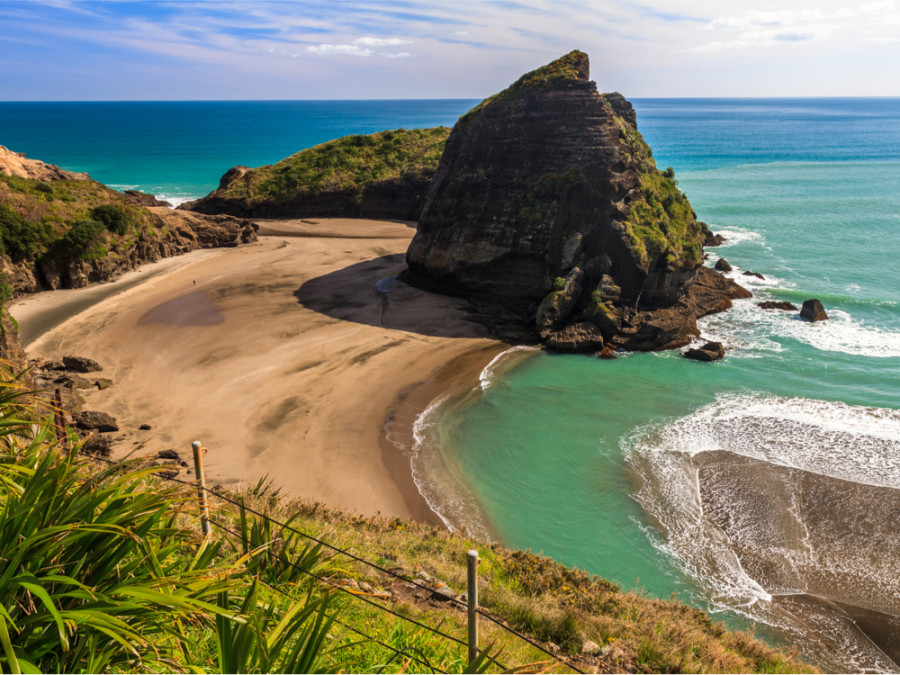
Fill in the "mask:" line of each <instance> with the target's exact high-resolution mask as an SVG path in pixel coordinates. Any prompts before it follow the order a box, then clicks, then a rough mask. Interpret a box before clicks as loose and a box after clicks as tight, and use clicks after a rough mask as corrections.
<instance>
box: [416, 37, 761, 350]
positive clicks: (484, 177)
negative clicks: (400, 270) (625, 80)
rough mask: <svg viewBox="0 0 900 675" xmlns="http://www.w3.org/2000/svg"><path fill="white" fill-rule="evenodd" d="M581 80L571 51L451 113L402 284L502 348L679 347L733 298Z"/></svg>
mask: <svg viewBox="0 0 900 675" xmlns="http://www.w3.org/2000/svg"><path fill="white" fill-rule="evenodd" d="M588 71H589V64H588V58H587V55H586V54H583V53H581V52H572V53H571V54H568V55H566V56H565V57H563V58H562V59H559V60H558V61H555V62H554V63H552V64H550V65H548V66H545V67H544V68H541V69H538V70H536V71H534V72H532V73H528V74H527V75H525V76H523V77H522V78H520V79H519V80H518V81H517V82H516V83H514V84H513V85H512V86H511V87H509V88H508V89H506V90H504V91H503V92H501V93H499V94H497V95H495V96H492V97H490V98H488V99H486V100H485V101H484V102H482V103H481V104H480V105H479V106H477V107H476V108H474V109H473V110H471V111H470V112H469V113H467V114H466V115H464V116H462V117H461V118H460V120H459V122H458V123H457V124H456V126H455V127H454V128H453V131H452V132H451V134H450V138H449V139H448V140H447V145H446V148H445V151H444V154H443V157H442V158H441V163H440V165H439V166H438V169H437V172H436V174H435V177H434V179H433V181H432V183H431V186H430V188H429V190H428V194H427V195H426V197H425V202H424V206H423V210H422V216H421V218H420V220H419V227H418V231H417V233H416V235H415V237H414V239H413V241H412V243H411V245H410V247H409V250H408V251H407V263H408V265H409V271H408V272H407V273H406V279H407V280H408V281H410V282H411V283H414V284H417V285H420V286H422V287H425V288H428V289H430V290H435V291H438V292H443V293H447V294H450V295H458V296H462V297H465V298H468V299H469V300H470V302H471V305H472V309H473V314H474V315H475V318H476V319H477V320H480V321H483V322H485V323H487V324H488V325H489V326H491V328H492V329H493V330H494V331H495V333H497V334H501V335H502V336H504V337H506V338H507V339H509V338H512V339H519V340H534V339H539V340H542V341H543V342H544V343H545V344H546V345H547V346H549V347H551V348H560V347H561V348H563V349H564V350H566V351H570V350H572V351H595V350H596V349H598V348H599V346H598V345H602V344H604V343H610V344H611V345H612V346H613V347H624V348H626V349H632V350H652V349H665V348H673V347H678V346H682V345H684V344H687V342H689V341H690V340H691V339H692V338H693V337H694V336H696V335H697V334H698V333H697V328H696V323H695V320H696V318H697V317H698V316H702V315H704V314H708V313H711V312H715V311H721V310H722V309H727V308H728V307H730V306H731V301H730V298H735V297H745V295H744V294H745V293H747V292H746V291H745V290H744V289H741V288H740V287H739V286H737V285H736V284H734V283H733V282H730V281H728V280H726V279H724V278H723V277H721V275H718V274H717V273H716V272H713V271H712V270H709V269H707V270H706V271H701V262H702V245H703V242H704V240H705V239H706V237H707V234H706V233H708V228H706V230H704V227H703V226H702V224H701V223H699V222H698V221H697V219H696V215H695V214H694V212H693V210H692V209H691V207H690V203H689V202H688V200H687V198H686V197H685V196H684V195H683V194H682V193H681V191H680V190H678V188H677V186H676V184H675V181H674V172H673V171H672V170H671V169H667V170H666V171H665V172H663V171H659V170H658V169H657V168H656V164H655V162H654V160H653V158H652V152H651V151H650V149H649V147H647V145H646V143H644V141H643V139H642V138H641V136H640V134H639V133H638V131H637V128H636V126H635V122H636V117H635V113H634V109H633V108H632V106H631V104H630V103H629V102H628V101H627V100H625V98H623V97H622V96H621V95H620V94H616V93H613V94H600V93H598V92H597V88H596V85H595V83H594V82H591V81H590V80H589V74H588ZM709 275H715V276H716V277H717V280H715V281H713V280H711V278H710V277H709ZM698 281H699V282H700V283H699V288H697V289H696V290H694V289H695V287H697V286H698ZM587 326H593V327H594V328H591V329H588V328H587ZM569 327H572V330H568V328H569ZM575 327H578V328H575ZM597 333H599V335H597ZM595 335H597V337H600V338H602V341H598V340H596V339H595V337H594V336H595ZM582 337H583V339H582Z"/></svg>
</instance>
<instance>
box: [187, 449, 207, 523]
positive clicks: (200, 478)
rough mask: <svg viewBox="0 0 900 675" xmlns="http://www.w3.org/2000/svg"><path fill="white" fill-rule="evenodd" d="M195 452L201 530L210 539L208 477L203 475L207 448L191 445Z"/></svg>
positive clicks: (195, 473)
mask: <svg viewBox="0 0 900 675" xmlns="http://www.w3.org/2000/svg"><path fill="white" fill-rule="evenodd" d="M191 448H193V450H194V475H195V476H196V478H197V500H198V502H199V505H200V529H201V530H202V531H203V536H204V537H209V535H210V531H211V530H210V526H209V505H208V504H207V501H206V477H205V476H204V475H203V455H204V454H205V453H206V448H204V447H202V446H201V445H200V441H194V442H193V443H191Z"/></svg>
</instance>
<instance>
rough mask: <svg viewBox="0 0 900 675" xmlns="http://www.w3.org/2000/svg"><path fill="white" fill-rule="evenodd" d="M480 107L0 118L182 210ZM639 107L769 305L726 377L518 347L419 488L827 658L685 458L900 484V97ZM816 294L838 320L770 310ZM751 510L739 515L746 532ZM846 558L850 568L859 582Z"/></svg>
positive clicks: (489, 526) (852, 661)
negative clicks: (300, 164)
mask: <svg viewBox="0 0 900 675" xmlns="http://www.w3.org/2000/svg"><path fill="white" fill-rule="evenodd" d="M473 103H475V102H473V101H373V102H366V101H349V102H348V101H343V102H303V101H294V102H202V103H200V102H195V103H191V102H184V103H0V144H3V145H6V146H8V147H10V148H12V149H14V150H17V151H20V152H25V153H27V154H28V155H29V156H31V157H36V158H39V159H43V160H45V161H49V162H53V163H57V164H59V165H61V166H63V167H64V168H67V169H72V170H78V171H88V172H90V173H91V174H92V176H93V177H94V178H96V179H98V180H101V181H103V182H105V183H107V184H110V185H112V186H114V187H118V188H120V189H124V188H126V187H127V188H135V189H140V190H144V191H147V192H151V193H155V194H159V195H161V196H163V197H167V198H174V199H175V200H183V199H186V198H192V197H197V196H200V195H202V194H205V193H206V192H208V191H209V190H211V189H212V188H214V187H215V186H216V185H217V183H218V179H219V177H220V176H221V174H222V173H224V171H226V170H227V169H228V168H230V167H231V166H233V165H236V164H244V165H250V166H258V165H261V164H266V163H271V162H275V161H277V160H279V159H281V158H283V157H285V156H287V155H289V154H291V153H293V152H296V151H297V150H300V149H302V148H304V147H309V146H311V145H313V144H316V143H320V142H323V141H325V140H328V139H330V138H335V137H339V136H342V135H345V134H348V133H369V132H373V131H377V130H381V129H387V128H397V127H406V128H415V127H425V126H435V125H438V124H445V125H451V124H453V123H454V121H455V120H456V118H457V117H458V116H459V115H460V114H461V113H463V112H465V111H466V110H468V109H469V108H470V107H471V106H472V104H473ZM635 106H636V108H637V111H638V124H639V128H640V130H641V132H642V133H643V134H644V136H645V138H646V139H647V141H648V142H649V143H650V145H651V146H652V147H653V149H654V154H655V156H656V158H657V162H658V164H659V166H660V167H666V166H672V167H674V168H675V170H676V178H677V180H678V181H679V185H680V186H681V188H682V189H683V190H684V191H685V192H686V193H687V195H688V197H689V198H690V200H691V203H692V205H693V206H694V209H695V210H696V211H697V214H698V216H699V218H700V219H702V220H704V221H706V222H708V223H709V224H710V225H711V227H712V228H713V230H716V231H719V232H722V233H723V234H725V235H726V237H727V238H728V241H727V243H726V245H725V246H722V247H720V248H715V249H710V251H709V253H710V254H711V255H710V260H709V264H712V263H714V262H715V260H716V259H717V258H718V257H719V256H724V257H726V258H727V259H728V261H729V262H730V263H731V264H732V265H733V266H734V268H735V272H734V275H735V276H736V278H738V279H739V280H740V281H741V283H744V284H745V285H746V286H747V287H748V288H750V289H751V290H753V292H754V293H755V295H756V297H755V298H753V299H752V300H745V301H738V302H736V303H735V307H734V308H733V309H732V310H731V311H729V312H727V313H725V314H721V315H717V316H715V317H709V318H707V319H704V320H703V322H702V330H703V332H704V336H705V337H710V338H714V339H718V340H721V341H722V342H723V343H725V345H726V347H728V352H727V355H726V358H725V359H724V360H723V361H721V362H718V363H715V364H702V363H695V362H691V361H687V360H685V359H683V358H681V356H680V355H679V353H677V352H667V353H659V354H630V355H623V356H622V357H620V358H619V359H617V360H615V361H600V360H597V359H591V358H588V357H578V356H559V355H548V354H544V353H529V352H525V351H515V352H513V353H511V354H510V355H508V356H506V357H503V358H500V359H499V360H498V361H497V362H495V363H493V364H492V365H491V366H490V367H489V368H488V369H486V371H485V372H484V373H483V374H482V381H481V383H479V384H478V385H477V386H475V387H474V388H473V390H472V391H471V392H470V393H469V394H468V395H466V396H464V397H462V398H460V399H457V400H453V401H444V402H441V403H439V404H438V405H435V406H434V407H433V408H431V409H430V410H429V411H428V412H427V414H426V415H424V416H423V417H422V418H421V419H420V420H419V424H418V427H417V430H416V431H417V437H418V441H419V442H418V448H419V454H418V455H417V456H416V458H415V459H414V466H413V468H414V472H415V474H416V478H417V480H418V482H419V483H420V485H421V487H422V489H423V492H425V493H426V496H428V497H429V499H431V500H432V502H433V503H434V504H436V505H437V506H438V508H439V510H440V511H441V513H442V515H443V516H444V517H445V518H446V519H447V521H448V522H450V523H451V524H453V525H455V526H466V527H470V528H472V529H475V530H480V531H483V532H484V533H486V534H490V535H493V536H497V537H499V538H500V539H502V540H503V541H504V542H506V543H507V544H509V545H511V546H516V547H521V548H530V549H532V550H533V551H542V552H544V553H546V554H548V555H551V556H553V557H555V558H557V559H559V560H561V561H562V562H565V563H567V564H570V565H576V566H577V567H579V568H582V569H586V570H588V571H590V572H593V573H595V574H600V575H603V576H605V577H608V578H611V579H614V580H616V581H618V582H619V583H621V584H622V585H624V586H626V587H635V586H636V587H642V588H644V589H645V590H646V591H647V592H649V593H651V594H653V595H656V596H659V597H668V596H669V595H671V594H673V593H675V594H678V595H679V596H680V597H682V598H685V599H690V600H694V601H697V602H699V603H701V604H703V605H705V606H706V607H708V608H710V609H712V610H713V611H716V612H719V613H720V616H723V617H726V618H728V619H729V620H731V621H735V622H740V621H742V620H743V621H750V622H752V623H753V624H754V625H755V626H756V627H757V628H760V627H762V629H763V630H765V627H766V626H774V627H775V628H776V629H778V630H779V631H781V632H778V633H777V634H778V635H780V636H781V637H782V638H784V636H785V635H787V636H788V638H789V639H792V640H798V641H800V642H802V641H803V640H806V639H809V640H813V641H815V639H816V638H815V636H810V635H809V634H804V633H803V631H800V632H799V633H798V632H797V631H796V630H794V629H792V628H791V627H790V626H787V625H786V624H785V619H784V616H783V615H782V614H779V613H778V611H776V610H777V608H773V604H772V603H771V602H770V600H771V597H770V591H772V590H773V589H772V588H769V589H768V590H767V588H766V583H765V582H764V581H761V580H760V579H757V578H753V577H752V576H751V575H750V574H748V573H747V572H746V570H743V569H740V566H738V567H737V568H736V567H735V566H734V565H733V564H732V563H733V558H734V554H733V551H731V550H730V549H729V546H730V545H731V544H733V543H741V542H735V541H734V540H729V539H728V538H727V537H723V536H722V534H721V532H719V531H717V530H716V528H715V527H714V526H712V525H711V524H710V523H709V522H707V520H706V519H705V518H704V515H703V513H702V511H701V510H699V508H698V503H697V491H698V487H697V482H696V470H695V469H694V468H693V466H692V464H691V460H692V458H693V456H694V455H695V454H696V453H698V452H702V451H705V450H722V449H724V450H727V451H729V452H731V453H734V454H736V455H739V456H741V457H752V458H756V459H759V460H761V461H763V462H764V463H766V464H767V465H769V466H773V467H793V468H797V469H802V470H804V471H810V472H813V473H815V474H819V475H824V476H831V477H834V478H841V479H844V480H846V481H849V482H852V483H853V484H858V485H863V486H865V485H875V486H885V487H889V488H900V412H898V409H900V307H898V304H897V303H898V300H900V293H898V290H900V268H898V266H897V264H896V261H897V260H898V259H900V99H825V100H809V99H804V100H784V99H775V100H673V99H669V100H659V99H656V100H650V99H644V100H637V101H635ZM744 270H753V271H755V272H759V273H762V274H763V275H764V276H765V277H766V278H765V280H763V281H760V280H757V279H755V278H751V277H745V276H743V275H742V274H741V272H742V271H744ZM810 297H817V298H819V299H820V300H821V301H822V302H823V303H824V305H825V307H826V310H827V311H828V313H829V315H830V317H831V318H830V320H829V321H828V322H824V323H821V324H808V323H805V322H802V321H799V320H798V319H797V317H796V316H795V315H794V314H793V313H787V312H784V313H783V312H777V311H776V312H772V311H769V312H766V311H763V310H760V309H758V308H757V307H756V306H755V302H757V301H759V300H763V299H769V298H771V299H777V300H790V301H792V302H794V303H795V304H797V305H799V304H800V303H801V302H802V301H803V300H804V299H807V298H810ZM740 508H743V507H742V506H740V505H738V504H736V505H735V506H734V512H733V514H732V515H733V516H734V517H736V518H739V517H744V516H746V515H747V514H746V513H742V512H741V511H740ZM861 508H863V507H861ZM864 508H866V509H869V510H870V511H872V512H875V511H877V510H878V505H877V504H875V505H872V504H868V505H864ZM753 535H754V532H753V531H752V528H750V529H749V530H748V535H747V536H748V537H750V539H751V540H752V536H753ZM743 543H745V544H746V542H743ZM758 543H759V542H754V541H750V544H751V545H758ZM879 545H883V542H880V541H874V540H873V542H872V544H871V548H872V555H873V559H874V558H878V557H879V556H881V558H883V559H884V560H887V563H886V567H885V566H882V567H878V568H877V569H875V568H876V567H877V565H875V563H872V565H873V570H874V571H872V570H866V572H867V574H868V576H867V577H866V579H867V583H870V584H873V585H875V586H878V584H881V585H882V586H883V587H884V588H885V589H886V593H888V595H891V594H893V595H892V598H893V600H892V601H894V602H895V601H896V598H897V597H900V589H898V588H897V586H896V583H897V582H896V581H892V579H894V580H895V579H900V565H898V564H897V563H896V562H895V561H896V551H894V550H889V551H888V550H885V551H881V550H879V549H878V546H879ZM786 551H787V552H786V553H785V556H786V558H790V557H791V556H792V555H795V552H792V551H791V550H787V549H786ZM882 554H883V555H882ZM848 555H849V554H848ZM826 557H827V556H824V554H823V555H822V556H821V559H822V560H823V561H824V560H825V558H826ZM838 562H839V563H840V564H841V565H844V566H845V567H846V569H848V570H850V572H852V571H853V570H852V569H851V568H852V567H853V564H856V563H855V562H854V561H853V560H851V558H849V557H848V558H846V559H841V560H839V561H838ZM851 563H853V564H851ZM822 564H823V565H824V564H825V563H824V562H823V563H822ZM879 575H880V576H879ZM892 583H893V584H894V585H893V586H892V585H891V584H892ZM779 591H780V592H786V591H785V589H779ZM787 591H790V589H787ZM888 604H889V605H890V603H888ZM895 604H896V602H895ZM891 606H894V605H891ZM788 623H789V622H788ZM792 630H793V632H792ZM820 632H821V631H820ZM832 637H833V636H832ZM841 640H843V642H842V641H841ZM829 644H831V645H832V646H831V647H830V649H831V650H832V652H834V651H835V648H834V646H833V645H834V644H838V645H839V647H840V649H839V650H837V651H840V652H841V654H843V655H844V656H841V657H835V658H834V659H832V660H829V659H828V658H821V659H820V662H822V663H825V664H832V665H834V664H836V665H834V667H842V668H843V669H845V670H846V669H849V670H858V669H861V668H862V667H872V668H874V669H876V670H891V669H892V666H891V664H890V663H887V662H885V661H884V660H880V657H879V656H878V654H875V653H873V652H871V650H869V651H866V650H867V649H868V648H867V647H866V646H865V645H860V644H858V643H857V642H854V641H853V639H852V636H850V637H848V636H847V635H845V634H843V633H842V634H840V635H838V637H837V638H834V639H833V640H832V641H831V642H830V643H829ZM807 651H808V652H809V653H812V654H814V655H815V654H818V655H819V656H821V649H819V650H818V651H817V649H811V650H807ZM841 659H843V660H841Z"/></svg>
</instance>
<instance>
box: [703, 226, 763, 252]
mask: <svg viewBox="0 0 900 675" xmlns="http://www.w3.org/2000/svg"><path fill="white" fill-rule="evenodd" d="M709 229H710V230H712V231H713V232H714V233H716V234H721V235H722V236H723V237H725V241H724V242H723V243H722V244H720V245H719V246H717V247H716V248H728V247H730V246H735V245H737V244H744V243H752V244H759V245H760V246H765V245H766V238H765V237H764V236H763V235H761V234H760V233H759V232H754V231H752V230H745V229H743V228H735V227H727V228H721V227H718V226H716V225H712V224H710V226H709Z"/></svg>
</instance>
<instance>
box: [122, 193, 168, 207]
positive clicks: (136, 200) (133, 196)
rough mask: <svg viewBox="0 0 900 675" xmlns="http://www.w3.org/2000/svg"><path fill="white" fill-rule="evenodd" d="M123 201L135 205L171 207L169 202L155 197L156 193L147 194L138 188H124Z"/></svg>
mask: <svg viewBox="0 0 900 675" xmlns="http://www.w3.org/2000/svg"><path fill="white" fill-rule="evenodd" d="M123 194H124V195H125V203H127V204H134V205H135V206H167V207H169V208H171V206H172V205H171V204H170V203H169V202H166V201H163V200H161V199H157V198H156V195H148V194H147V193H146V192H139V191H138V190H125V192H124V193H123Z"/></svg>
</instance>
